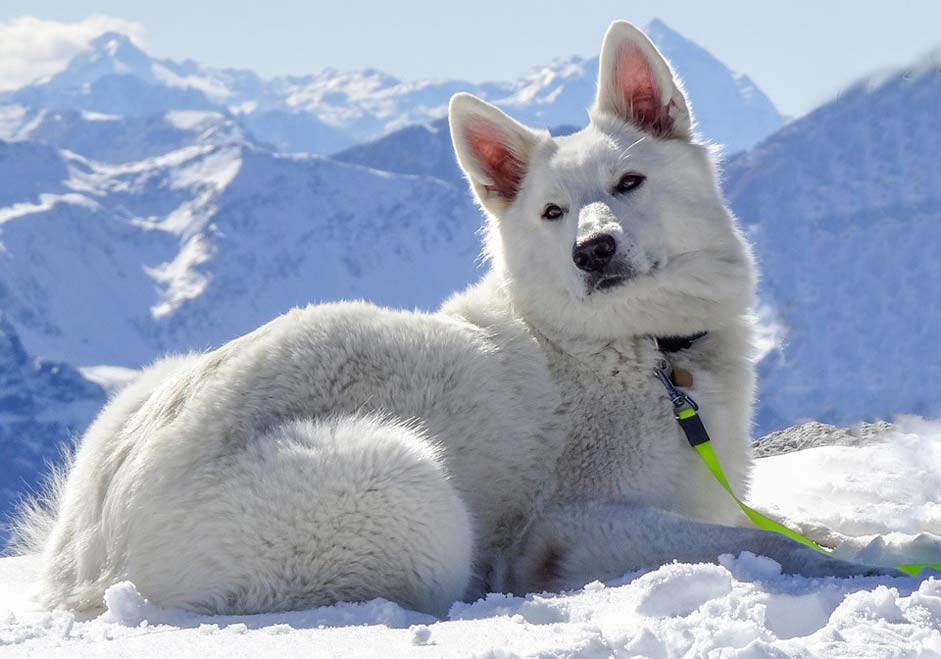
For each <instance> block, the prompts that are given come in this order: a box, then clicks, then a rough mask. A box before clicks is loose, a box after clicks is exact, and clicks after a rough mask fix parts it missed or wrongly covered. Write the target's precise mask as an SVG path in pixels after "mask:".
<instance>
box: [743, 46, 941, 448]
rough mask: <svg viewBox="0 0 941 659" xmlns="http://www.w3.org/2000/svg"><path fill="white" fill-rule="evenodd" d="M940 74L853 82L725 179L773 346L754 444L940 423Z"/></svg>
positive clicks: (935, 65)
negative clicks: (768, 437)
mask: <svg viewBox="0 0 941 659" xmlns="http://www.w3.org/2000/svg"><path fill="white" fill-rule="evenodd" d="M939 66H941V53H939V54H936V55H934V56H933V57H929V58H928V59H926V60H925V61H924V62H922V63H921V64H919V65H917V66H915V67H913V68H912V69H911V70H907V71H898V72H894V73H891V74H887V75H883V76H880V77H879V78H874V79H870V80H867V81H863V82H861V83H859V84H857V85H855V86H854V87H852V88H850V89H849V90H847V91H846V92H845V93H844V94H842V95H841V96H840V97H839V98H838V99H837V100H835V101H833V102H831V103H828V104H826V105H824V106H823V107H821V108H819V109H817V110H815V111H814V112H812V113H810V114H809V115H807V116H805V117H803V118H801V119H800V120H798V121H795V122H794V123H792V124H790V125H788V126H787V127H785V128H784V129H783V130H781V131H780V132H778V133H777V134H775V135H774V136H772V137H771V138H769V139H768V140H766V141H765V142H763V143H761V144H760V145H758V146H757V147H756V148H754V149H753V150H751V151H750V152H748V153H747V154H744V155H742V156H740V157H738V158H736V159H734V160H733V161H732V162H730V163H729V164H728V166H727V167H726V171H725V178H726V182H725V189H726V191H727V194H728V197H729V200H730V202H731V204H732V206H733V208H734V209H735V211H736V213H737V214H738V216H739V217H740V218H742V220H743V221H744V222H745V223H746V224H747V225H748V226H749V232H750V236H751V239H752V240H753V241H754V243H755V246H756V249H757V254H758V257H759V260H760V266H761V269H762V271H763V274H764V277H763V286H762V288H763V295H764V297H765V299H766V300H767V301H768V302H769V303H771V304H773V306H774V307H775V309H776V312H777V316H778V320H779V322H780V324H781V325H782V328H781V329H782V330H783V332H784V334H785V346H784V348H783V350H779V351H777V352H775V353H772V354H771V355H770V356H769V357H768V358H767V359H766V360H765V361H764V362H763V363H762V375H761V378H760V386H761V392H760V399H761V400H760V409H759V412H760V415H759V422H760V428H761V429H762V430H763V431H767V430H771V429H773V428H775V427H781V426H782V425H788V424H790V423H793V422H795V421H796V420H798V419H807V418H813V419H817V420H820V421H826V422H829V423H837V424H843V423H847V422H855V421H858V420H860V419H871V418H874V417H877V418H878V417H881V418H889V417H891V416H893V415H895V414H899V413H903V412H914V413H920V414H939V413H941V386H939V383H941V362H939V361H938V360H937V359H936V358H935V356H936V354H937V348H936V347H937V346H938V345H939V343H941V322H939V321H941V319H939V316H938V313H937V310H936V307H935V305H934V304H933V302H934V297H935V296H936V295H937V291H938V290H941V264H939V261H938V259H937V258H936V255H937V254H938V253H939V252H941V236H939V232H938V226H939V223H941V210H939V209H941V167H938V160H937V154H938V153H939V152H941V115H939V113H938V111H937V108H938V107H939V106H941V76H938V75H937V71H938V69H939Z"/></svg>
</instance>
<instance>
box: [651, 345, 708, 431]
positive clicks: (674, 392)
mask: <svg viewBox="0 0 941 659" xmlns="http://www.w3.org/2000/svg"><path fill="white" fill-rule="evenodd" d="M669 367H670V365H669V364H668V363H667V360H665V359H661V360H660V361H659V362H658V363H657V366H656V368H654V369H653V372H654V375H656V376H657V379H658V380H660V383H661V384H662V385H663V387H664V389H666V390H667V395H668V396H669V397H670V402H671V403H673V414H674V415H675V416H676V417H677V418H679V413H680V411H681V410H683V409H686V408H687V407H689V408H692V409H693V411H698V410H699V405H698V404H697V403H696V401H695V400H693V397H692V396H690V395H689V394H688V393H686V392H685V391H680V390H679V389H677V388H676V385H674V384H673V382H672V381H671V380H670V376H669V375H668V374H667V369H668V368H669Z"/></svg>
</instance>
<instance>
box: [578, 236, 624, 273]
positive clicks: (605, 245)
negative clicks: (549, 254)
mask: <svg viewBox="0 0 941 659" xmlns="http://www.w3.org/2000/svg"><path fill="white" fill-rule="evenodd" d="M617 249H618V246H617V243H616V242H614V238H613V237H612V236H610V235H608V234H606V233H602V234H600V235H597V236H593V237H591V238H589V239H588V240H583V241H582V242H579V243H575V247H573V248H572V261H574V262H575V265H576V266H577V267H578V269H579V270H584V271H585V272H598V271H599V270H604V268H605V266H606V265H608V263H609V262H610V261H611V257H612V256H614V253H615V252H616V251H617Z"/></svg>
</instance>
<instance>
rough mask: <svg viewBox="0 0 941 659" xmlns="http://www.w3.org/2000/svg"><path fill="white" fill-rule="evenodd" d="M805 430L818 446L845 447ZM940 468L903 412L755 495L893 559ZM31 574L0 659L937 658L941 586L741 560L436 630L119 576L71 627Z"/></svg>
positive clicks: (514, 605)
mask: <svg viewBox="0 0 941 659" xmlns="http://www.w3.org/2000/svg"><path fill="white" fill-rule="evenodd" d="M817 430H819V431H820V435H819V437H818V439H819V440H820V441H818V442H817V443H818V444H822V443H826V438H827V437H832V438H834V439H835V441H838V442H839V440H840V438H841V437H843V434H841V433H840V432H839V431H838V430H837V429H832V428H830V429H828V428H824V427H817ZM794 432H795V433H796V434H798V435H804V436H806V435H807V434H808V432H809V429H808V428H803V429H801V428H797V429H794ZM820 438H822V439H820ZM778 439H780V437H779V438H778ZM785 443H787V442H785ZM939 474H941V422H937V421H935V422H929V421H923V420H921V419H917V418H905V419H901V420H900V421H899V423H898V425H897V427H894V428H892V427H883V428H881V429H878V431H872V432H868V434H867V438H866V439H865V440H864V441H861V442H858V443H857V444H855V445H854V444H850V445H833V446H828V445H822V446H821V445H818V446H816V447H814V448H809V449H803V450H797V451H791V452H789V453H786V454H783V455H779V456H772V457H767V458H763V459H762V460H760V461H759V465H758V468H757V472H756V479H755V486H754V492H753V496H752V499H751V501H752V503H753V504H755V505H757V506H759V507H762V508H765V509H768V510H772V509H773V510H774V511H775V512H777V513H779V514H783V515H786V516H794V517H796V518H803V519H807V520H811V521H813V522H815V523H816V522H819V523H821V524H823V523H825V524H828V525H830V526H832V528H833V529H834V530H835V531H837V532H839V533H841V534H845V536H846V537H847V538H850V539H851V540H853V541H854V542H855V549H854V550H853V551H858V548H859V547H860V546H863V545H867V544H868V546H873V545H874V544H878V542H877V540H878V538H879V535H878V534H883V533H885V532H886V531H887V530H888V529H891V528H899V529H902V531H903V533H900V534H890V535H891V539H892V541H893V543H894V545H895V546H896V549H897V550H898V552H900V553H902V554H904V553H905V552H908V555H914V554H917V553H918V552H919V551H924V548H925V547H926V546H927V545H928V544H931V543H933V544H932V547H933V551H937V550H938V549H939V548H941V543H939V541H941V501H939V492H941V487H939V485H941V476H939ZM913 499H914V500H916V501H917V505H915V506H911V505H910V503H911V501H912V500H913ZM898 552H897V553H898ZM938 555H939V554H935V555H934V557H935V559H936V560H937V556H938ZM884 557H885V556H884ZM35 569H36V561H35V558H34V557H16V558H6V559H0V654H3V656H27V655H32V656H43V657H85V656H95V657H102V656H105V657H110V656H161V657H165V658H166V659H170V658H173V657H189V656H199V657H222V656H224V657H280V656H293V655H299V654H315V655H316V656H332V657H376V656H381V657H479V658H481V659H483V658H494V659H497V658H499V659H504V658H506V659H509V658H512V657H579V658H583V659H591V658H594V657H599V658H601V657H638V656H643V657H701V656H710V657H739V658H759V657H761V658H763V657H793V656H803V657H810V656H815V657H916V656H918V657H937V656H941V580H938V579H937V578H935V577H933V576H927V577H925V578H923V579H919V578H912V577H899V578H890V577H879V578H854V579H831V578H827V579H807V578H803V577H796V576H786V575H782V574H781V573H780V566H779V565H778V564H777V563H775V562H774V561H772V560H770V559H767V558H763V557H759V556H755V555H753V554H749V553H747V552H744V553H742V554H741V555H739V556H737V557H736V556H731V555H725V556H722V557H721V558H720V559H719V564H718V565H712V564H699V565H692V564H671V565H666V566H663V567H661V568H660V569H658V570H654V571H652V572H648V573H646V574H642V573H633V574H627V575H625V576H624V577H623V578H621V579H618V580H615V581H612V582H609V583H607V584H601V583H598V582H594V583H590V584H587V585H586V586H585V587H584V588H583V589H581V590H578V591H574V592H569V593H559V594H552V593H542V594H533V595H527V596H525V597H516V596H513V595H500V594H495V595H490V596H488V597H487V598H485V599H482V600H480V601H477V602H471V603H456V604H455V605H454V606H453V607H452V608H451V610H450V612H449V615H448V616H447V617H446V618H445V619H442V620H435V619H434V618H431V617H430V616H427V615H424V614H419V613H415V612H412V611H407V610H404V609H402V608H401V607H399V606H397V605H395V604H392V603H390V602H386V601H383V600H373V601H370V602H365V603H357V604H340V605H336V606H331V607H323V608H319V609H313V610H309V611H298V612H292V613H280V614H265V615H255V616H226V617H212V616H203V615H196V614H192V613H188V612H185V611H179V610H167V609H161V608H159V607H156V606H154V605H152V604H150V603H149V602H147V601H146V600H145V599H144V598H143V597H141V595H140V594H139V593H138V592H137V590H136V589H135V587H134V585H133V584H131V583H128V582H123V583H119V584H116V585H114V586H113V587H112V588H111V589H109V590H108V592H107V594H106V596H105V603H106V605H107V611H106V612H105V613H104V614H102V615H101V616H100V617H98V618H96V619H93V620H78V619H76V618H75V617H74V616H72V615H71V614H69V613H67V612H62V611H56V612H43V611H39V610H37V609H36V607H35V605H33V604H32V603H31V599H30V594H29V593H30V592H31V588H32V584H33V582H34V578H35V576H34V575H35Z"/></svg>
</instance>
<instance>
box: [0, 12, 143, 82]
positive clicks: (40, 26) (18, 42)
mask: <svg viewBox="0 0 941 659" xmlns="http://www.w3.org/2000/svg"><path fill="white" fill-rule="evenodd" d="M110 31H115V32H121V33H123V34H126V35H128V36H129V37H130V38H131V40H133V41H134V42H136V43H138V44H139V43H140V42H141V40H142V38H143V35H144V28H143V26H142V25H140V23H135V22H133V21H126V20H124V19H121V18H114V17H112V16H103V15H95V16H89V17H88V18H86V19H85V20H83V21H78V22H75V23H62V22H59V21H45V20H42V19H39V18H34V17H33V16H20V17H18V18H14V19H12V20H9V21H5V22H0V90H4V89H16V88H17V87H22V86H23V85H26V84H29V83H30V82H33V81H34V80H37V79H38V78H41V77H43V76H48V75H52V74H54V73H57V72H59V71H61V70H62V69H64V68H65V65H66V64H67V63H68V61H69V60H70V59H71V58H72V57H74V56H75V54H76V53H78V52H80V51H82V50H84V49H85V48H87V47H88V44H89V42H91V41H92V40H93V39H94V38H95V37H97V36H98V35H100V34H103V33H105V32H110Z"/></svg>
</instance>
